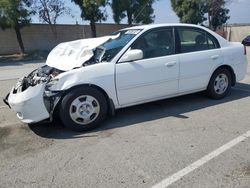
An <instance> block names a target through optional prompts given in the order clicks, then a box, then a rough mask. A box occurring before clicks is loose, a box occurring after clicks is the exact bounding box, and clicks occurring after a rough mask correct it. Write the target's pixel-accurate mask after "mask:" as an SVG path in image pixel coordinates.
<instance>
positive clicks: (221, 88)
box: [206, 68, 232, 100]
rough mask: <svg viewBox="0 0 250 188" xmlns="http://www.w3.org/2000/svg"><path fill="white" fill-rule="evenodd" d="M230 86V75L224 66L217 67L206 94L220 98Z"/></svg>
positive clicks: (213, 97) (226, 92)
mask: <svg viewBox="0 0 250 188" xmlns="http://www.w3.org/2000/svg"><path fill="white" fill-rule="evenodd" d="M231 87H232V75H231V73H230V71H229V70H228V69H226V68H220V69H217V70H216V71H215V72H214V73H213V75H212V77H211V79H210V81H209V84H208V87H207V91H206V93H207V95H208V97H210V98H212V99H216V100H218V99H222V98H224V97H225V96H227V95H228V94H229V92H230V90H231Z"/></svg>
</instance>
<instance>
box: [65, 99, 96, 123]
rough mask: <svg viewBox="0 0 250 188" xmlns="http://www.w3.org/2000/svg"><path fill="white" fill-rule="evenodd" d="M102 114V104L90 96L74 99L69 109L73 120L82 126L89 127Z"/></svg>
mask: <svg viewBox="0 0 250 188" xmlns="http://www.w3.org/2000/svg"><path fill="white" fill-rule="evenodd" d="M99 113H100V104H99V102H98V100H97V99H96V98H94V97H93V96H90V95H81V96H79V97H77V98H76V99H74V100H73V101H72V103H71V105H70V108H69V114H70V117H71V119H72V120H73V121H74V122H75V123H77V124H80V125H87V124H90V123H92V122H93V121H95V119H96V118H97V117H98V115H99Z"/></svg>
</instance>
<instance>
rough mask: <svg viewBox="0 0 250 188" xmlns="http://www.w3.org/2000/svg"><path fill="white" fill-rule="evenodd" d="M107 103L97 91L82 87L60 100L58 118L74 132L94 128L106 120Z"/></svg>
mask: <svg viewBox="0 0 250 188" xmlns="http://www.w3.org/2000/svg"><path fill="white" fill-rule="evenodd" d="M106 115H107V101H106V98H105V96H104V95H103V94H102V92H100V91H99V90H97V89H95V88H91V87H83V88H79V89H74V90H72V91H70V92H69V93H68V94H66V96H65V97H64V98H63V99H62V102H61V106H60V118H61V120H62V123H63V124H64V125H65V126H66V127H67V128H70V129H72V130H75V131H87V130H91V129H93V128H96V127H97V126H98V125H100V123H101V122H102V121H103V120H104V119H105V118H106Z"/></svg>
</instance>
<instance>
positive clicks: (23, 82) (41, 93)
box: [4, 65, 63, 123]
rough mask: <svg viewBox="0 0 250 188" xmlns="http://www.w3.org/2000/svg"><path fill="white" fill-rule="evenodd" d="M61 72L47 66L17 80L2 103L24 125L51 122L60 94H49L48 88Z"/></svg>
mask: <svg viewBox="0 0 250 188" xmlns="http://www.w3.org/2000/svg"><path fill="white" fill-rule="evenodd" d="M62 72H63V71H61V70H58V69H55V68H52V67H49V66H47V65H45V66H43V67H41V68H38V69H36V70H34V71H33V72H31V73H30V74H29V75H28V76H26V77H23V78H21V79H19V80H18V82H17V84H16V86H14V87H13V88H12V90H11V92H10V93H9V94H8V95H7V96H6V98H5V99H4V102H5V103H6V104H7V105H8V106H9V107H10V108H11V109H13V110H14V111H15V112H16V114H17V117H18V118H19V119H20V120H21V121H22V122H24V123H36V122H40V121H43V120H47V119H48V120H50V121H51V120H52V114H53V111H54V109H55V107H56V105H57V103H58V101H59V100H60V98H61V94H62V92H59V91H58V92H51V91H49V90H48V86H49V84H50V82H51V81H52V80H54V78H55V77H56V76H58V75H59V74H61V73H62Z"/></svg>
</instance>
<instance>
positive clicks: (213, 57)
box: [211, 55, 220, 60]
mask: <svg viewBox="0 0 250 188" xmlns="http://www.w3.org/2000/svg"><path fill="white" fill-rule="evenodd" d="M219 57H220V56H219V55H213V56H211V59H213V60H216V59H218V58H219Z"/></svg>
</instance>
